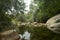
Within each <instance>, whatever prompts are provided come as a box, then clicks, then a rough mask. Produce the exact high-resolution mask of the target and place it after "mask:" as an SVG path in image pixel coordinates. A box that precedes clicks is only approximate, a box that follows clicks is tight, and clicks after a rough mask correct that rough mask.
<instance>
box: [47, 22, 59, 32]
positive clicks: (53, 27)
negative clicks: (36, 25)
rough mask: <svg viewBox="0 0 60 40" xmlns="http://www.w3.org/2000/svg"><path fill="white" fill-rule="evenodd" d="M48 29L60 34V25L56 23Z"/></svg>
mask: <svg viewBox="0 0 60 40" xmlns="http://www.w3.org/2000/svg"><path fill="white" fill-rule="evenodd" d="M47 28H48V29H49V30H51V31H53V32H55V33H60V23H54V24H52V25H50V26H48V27H47Z"/></svg>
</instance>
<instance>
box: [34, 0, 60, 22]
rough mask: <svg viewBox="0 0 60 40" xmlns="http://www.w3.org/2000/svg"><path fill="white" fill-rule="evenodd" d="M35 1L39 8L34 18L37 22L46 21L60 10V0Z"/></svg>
mask: <svg viewBox="0 0 60 40" xmlns="http://www.w3.org/2000/svg"><path fill="white" fill-rule="evenodd" d="M34 2H35V3H36V4H37V5H38V8H39V9H36V11H35V13H34V17H35V18H34V20H35V21H37V22H46V21H47V20H48V19H49V18H50V17H52V16H54V15H56V14H58V10H60V5H59V4H60V0H34Z"/></svg>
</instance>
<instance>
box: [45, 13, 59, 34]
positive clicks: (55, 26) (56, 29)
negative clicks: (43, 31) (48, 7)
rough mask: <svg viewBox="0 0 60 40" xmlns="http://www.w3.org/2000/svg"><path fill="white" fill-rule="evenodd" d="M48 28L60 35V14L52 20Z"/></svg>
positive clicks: (48, 23)
mask: <svg viewBox="0 0 60 40" xmlns="http://www.w3.org/2000/svg"><path fill="white" fill-rule="evenodd" d="M46 24H47V28H48V29H49V30H51V31H53V32H55V33H60V14H58V15H56V16H54V17H52V18H50V19H49V20H48V21H47V22H46Z"/></svg>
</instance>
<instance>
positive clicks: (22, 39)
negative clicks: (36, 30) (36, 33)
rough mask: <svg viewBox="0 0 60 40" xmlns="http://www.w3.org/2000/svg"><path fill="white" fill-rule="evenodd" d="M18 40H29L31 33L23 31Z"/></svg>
mask: <svg viewBox="0 0 60 40" xmlns="http://www.w3.org/2000/svg"><path fill="white" fill-rule="evenodd" d="M19 36H20V40H30V36H31V33H29V32H28V31H25V32H24V34H23V35H22V34H20V35H19Z"/></svg>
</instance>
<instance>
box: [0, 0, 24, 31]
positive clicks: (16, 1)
mask: <svg viewBox="0 0 60 40" xmlns="http://www.w3.org/2000/svg"><path fill="white" fill-rule="evenodd" d="M12 7H14V9H13V10H12ZM22 10H23V11H22ZM9 12H11V14H9ZM18 13H24V2H23V1H22V0H0V31H5V30H8V29H9V28H11V29H12V27H11V25H12V23H11V21H12V19H13V18H16V17H17V14H18Z"/></svg>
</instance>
